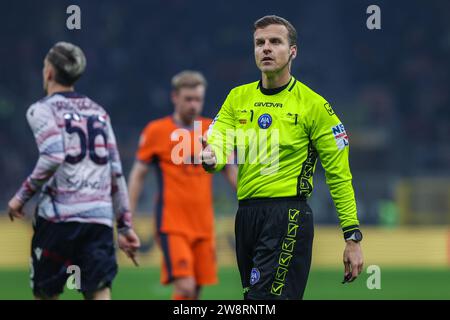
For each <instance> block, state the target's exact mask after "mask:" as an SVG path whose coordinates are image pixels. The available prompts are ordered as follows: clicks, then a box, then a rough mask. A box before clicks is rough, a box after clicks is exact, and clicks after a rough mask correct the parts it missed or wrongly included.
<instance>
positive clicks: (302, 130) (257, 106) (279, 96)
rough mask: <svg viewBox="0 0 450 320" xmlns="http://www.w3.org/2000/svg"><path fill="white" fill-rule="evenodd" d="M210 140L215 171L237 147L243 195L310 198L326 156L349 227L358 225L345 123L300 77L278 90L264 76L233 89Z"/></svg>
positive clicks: (333, 192)
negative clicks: (265, 84)
mask: <svg viewBox="0 0 450 320" xmlns="http://www.w3.org/2000/svg"><path fill="white" fill-rule="evenodd" d="M233 132H234V133H233ZM207 141H208V143H209V144H210V145H211V147H212V149H213V150H214V152H215V153H216V157H217V160H218V165H217V166H216V168H215V169H214V170H213V171H219V170H221V169H222V168H223V167H224V166H225V164H226V162H227V159H229V156H230V155H233V151H234V150H237V152H236V154H235V160H236V161H237V163H238V167H239V171H238V188H237V197H238V199H239V200H243V199H255V198H278V197H292V196H299V197H300V198H304V199H306V198H308V197H309V196H310V195H311V192H312V190H313V173H314V170H315V166H316V163H317V159H318V158H320V161H321V163H322V166H323V168H324V169H325V176H326V182H327V184H328V186H329V188H330V193H331V197H332V198H333V201H334V203H335V206H336V210H337V212H338V217H339V220H340V224H341V227H342V228H343V231H344V232H350V231H352V230H354V229H357V228H358V225H359V222H358V218H357V211H356V202H355V196H354V191H353V186H352V175H351V172H350V168H349V162H348V153H349V145H348V137H347V134H346V132H345V128H344V126H343V125H342V123H341V122H340V120H339V118H338V117H337V116H336V114H335V113H334V111H333V109H332V108H331V106H330V104H329V103H328V102H327V101H326V100H325V99H324V98H323V97H322V96H320V95H319V94H317V93H316V92H314V91H313V90H311V89H310V88H309V87H307V86H306V85H304V84H303V83H301V82H300V81H298V80H296V79H295V78H294V77H291V80H290V81H289V83H288V84H287V85H285V86H283V87H282V88H278V89H275V90H267V89H264V88H262V87H261V83H260V81H256V82H253V83H249V84H245V85H242V86H239V87H236V88H234V89H233V90H231V92H230V93H229V94H228V96H227V98H226V100H225V102H224V103H223V105H222V107H221V109H220V111H219V113H218V114H217V116H216V117H215V119H214V122H213V123H212V124H211V126H210V127H209V130H208V134H207Z"/></svg>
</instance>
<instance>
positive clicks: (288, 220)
mask: <svg viewBox="0 0 450 320" xmlns="http://www.w3.org/2000/svg"><path fill="white" fill-rule="evenodd" d="M235 232H236V255H237V262H238V267H239V272H240V274H241V282H242V286H243V288H244V299H264V300H278V299H302V298H303V293H304V291H305V287H306V282H307V280H308V274H309V269H310V266H311V254H312V243H313V237H314V226H313V215H312V211H311V208H310V207H309V206H308V204H307V203H306V202H305V201H301V200H298V199H294V198H279V199H251V200H243V201H239V209H238V212H237V215H236V225H235Z"/></svg>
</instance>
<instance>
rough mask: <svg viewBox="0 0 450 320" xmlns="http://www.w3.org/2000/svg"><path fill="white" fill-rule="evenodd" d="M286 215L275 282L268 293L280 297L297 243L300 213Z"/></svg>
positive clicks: (293, 211) (296, 211) (293, 212)
mask: <svg viewBox="0 0 450 320" xmlns="http://www.w3.org/2000/svg"><path fill="white" fill-rule="evenodd" d="M288 215H289V217H288V218H289V220H288V226H287V233H286V237H285V238H284V239H283V241H282V244H281V253H280V256H279V258H278V267H277V271H276V274H275V280H274V281H273V283H272V288H271V290H270V293H272V294H273V295H276V296H280V295H281V293H282V292H283V287H284V286H285V284H286V275H287V273H288V270H289V265H290V263H291V260H292V257H293V252H294V248H295V243H296V242H297V240H296V237H297V232H298V229H299V228H300V226H299V223H298V221H299V215H300V211H299V210H297V209H289V211H288Z"/></svg>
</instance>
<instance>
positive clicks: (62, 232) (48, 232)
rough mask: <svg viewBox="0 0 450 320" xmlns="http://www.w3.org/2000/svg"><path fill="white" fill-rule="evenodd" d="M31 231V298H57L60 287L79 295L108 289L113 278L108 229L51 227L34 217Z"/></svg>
mask: <svg viewBox="0 0 450 320" xmlns="http://www.w3.org/2000/svg"><path fill="white" fill-rule="evenodd" d="M33 227H34V235H33V240H32V243H31V274H30V278H31V287H32V289H33V293H34V295H35V296H38V297H52V296H55V295H58V294H61V293H62V292H63V290H64V287H66V288H68V289H75V290H79V291H81V292H82V293H83V294H90V293H93V292H96V291H98V290H101V289H103V288H105V287H111V284H112V281H113V279H114V277H115V276H116V274H117V262H116V254H115V248H114V237H113V229H112V228H110V227H108V226H105V225H101V224H94V223H80V222H63V223H53V222H50V221H47V220H45V219H43V218H41V217H36V222H35V224H34V226H33ZM78 275H79V276H78ZM69 276H71V279H69V281H67V279H68V277H69ZM66 283H67V286H66Z"/></svg>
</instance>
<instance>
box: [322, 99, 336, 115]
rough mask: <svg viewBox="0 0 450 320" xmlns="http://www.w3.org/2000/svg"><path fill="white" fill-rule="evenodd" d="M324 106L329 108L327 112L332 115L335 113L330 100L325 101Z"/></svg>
mask: <svg viewBox="0 0 450 320" xmlns="http://www.w3.org/2000/svg"><path fill="white" fill-rule="evenodd" d="M323 106H324V108H325V109H326V110H327V112H328V114H329V115H330V116H332V115H333V114H334V110H333V109H332V108H331V105H330V104H329V103H328V102H327V103H325V104H324V105H323Z"/></svg>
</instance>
